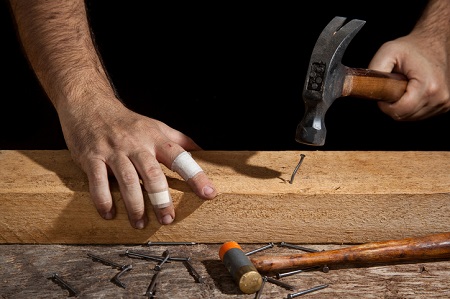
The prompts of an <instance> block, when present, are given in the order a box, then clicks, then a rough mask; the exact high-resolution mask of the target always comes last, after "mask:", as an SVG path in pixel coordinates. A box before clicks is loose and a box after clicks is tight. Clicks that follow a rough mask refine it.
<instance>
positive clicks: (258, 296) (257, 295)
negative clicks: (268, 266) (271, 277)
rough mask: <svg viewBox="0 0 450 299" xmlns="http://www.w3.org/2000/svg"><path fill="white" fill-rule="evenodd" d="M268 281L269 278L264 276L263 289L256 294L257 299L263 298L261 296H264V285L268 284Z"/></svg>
mask: <svg viewBox="0 0 450 299" xmlns="http://www.w3.org/2000/svg"><path fill="white" fill-rule="evenodd" d="M267 279H268V277H267V276H263V278H262V283H261V287H260V288H259V290H258V292H257V293H256V297H255V299H259V298H261V294H262V292H263V289H264V285H265V284H266V282H267Z"/></svg>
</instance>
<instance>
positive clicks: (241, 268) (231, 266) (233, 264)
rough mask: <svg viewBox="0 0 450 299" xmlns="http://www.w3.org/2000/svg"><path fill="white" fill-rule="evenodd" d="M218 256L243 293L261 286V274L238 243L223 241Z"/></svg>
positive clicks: (248, 292) (251, 292) (254, 291)
mask: <svg viewBox="0 0 450 299" xmlns="http://www.w3.org/2000/svg"><path fill="white" fill-rule="evenodd" d="M219 257H220V260H221V261H222V262H223V263H224V265H225V267H226V268H227V270H228V272H230V274H231V276H232V277H233V279H234V280H235V282H236V283H237V284H238V285H239V289H240V290H241V291H242V292H243V293H246V294H253V293H256V292H257V291H258V290H259V289H260V288H261V285H262V282H263V279H262V276H261V274H259V272H258V270H256V268H255V266H254V265H253V263H252V262H251V261H250V259H249V258H248V257H247V255H245V253H244V252H243V251H242V248H241V246H239V244H238V243H236V242H234V241H230V242H226V243H224V244H223V245H222V246H221V247H220V250H219Z"/></svg>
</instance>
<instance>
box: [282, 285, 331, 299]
mask: <svg viewBox="0 0 450 299" xmlns="http://www.w3.org/2000/svg"><path fill="white" fill-rule="evenodd" d="M326 287H328V285H327V284H322V285H319V286H316V287H313V288H310V289H307V290H303V291H300V292H297V293H292V294H289V295H287V299H292V298H295V297H298V296H301V295H305V294H308V293H312V292H315V291H318V290H321V289H324V288H326Z"/></svg>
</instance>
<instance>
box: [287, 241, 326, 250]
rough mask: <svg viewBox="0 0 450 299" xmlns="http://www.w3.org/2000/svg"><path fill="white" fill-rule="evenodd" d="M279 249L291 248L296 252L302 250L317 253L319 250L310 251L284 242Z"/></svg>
mask: <svg viewBox="0 0 450 299" xmlns="http://www.w3.org/2000/svg"><path fill="white" fill-rule="evenodd" d="M279 246H280V247H288V248H292V249H298V250H303V251H306V252H318V251H319V250H316V249H312V248H307V247H303V246H298V245H295V244H290V243H286V242H281V243H280V245H279Z"/></svg>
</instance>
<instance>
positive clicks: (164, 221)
mask: <svg viewBox="0 0 450 299" xmlns="http://www.w3.org/2000/svg"><path fill="white" fill-rule="evenodd" d="M172 222H173V218H172V216H170V215H169V214H167V215H165V216H164V217H162V218H161V224H171V223H172Z"/></svg>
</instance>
